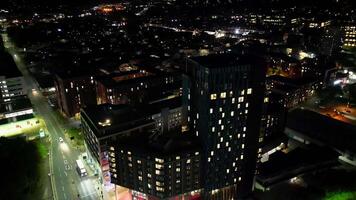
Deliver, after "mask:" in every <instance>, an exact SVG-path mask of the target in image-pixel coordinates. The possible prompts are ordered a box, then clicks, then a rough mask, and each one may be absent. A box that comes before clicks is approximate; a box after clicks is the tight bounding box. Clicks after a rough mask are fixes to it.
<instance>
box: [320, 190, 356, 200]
mask: <svg viewBox="0 0 356 200" xmlns="http://www.w3.org/2000/svg"><path fill="white" fill-rule="evenodd" d="M352 199H356V191H355V192H346V191H345V192H342V191H340V192H329V193H327V194H326V197H325V198H324V200H352Z"/></svg>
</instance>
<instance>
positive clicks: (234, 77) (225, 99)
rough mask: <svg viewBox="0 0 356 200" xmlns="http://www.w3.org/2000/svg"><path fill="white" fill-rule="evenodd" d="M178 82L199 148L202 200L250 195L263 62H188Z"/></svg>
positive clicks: (259, 137) (218, 58)
mask: <svg viewBox="0 0 356 200" xmlns="http://www.w3.org/2000/svg"><path fill="white" fill-rule="evenodd" d="M185 70H186V72H187V73H186V75H185V76H184V80H183V99H184V100H183V104H184V109H185V113H186V116H187V117H186V119H185V120H186V121H185V123H186V124H183V125H186V126H185V127H189V128H190V130H191V131H193V132H194V133H195V134H196V135H197V136H198V138H199V140H200V143H201V145H202V155H201V156H202V157H201V159H202V161H201V166H202V169H201V182H202V186H201V187H202V195H203V198H204V199H216V200H225V199H226V200H227V199H228V200H230V199H242V198H244V197H246V196H247V195H248V194H250V193H251V191H252V187H253V181H254V176H255V173H256V164H257V160H258V156H260V151H261V150H260V149H259V147H260V143H261V142H262V141H263V132H262V130H261V128H260V127H261V118H262V114H263V113H262V110H263V101H264V91H265V85H264V82H265V81H264V80H265V74H266V64H265V61H264V59H263V58H260V57H256V56H252V55H233V54H223V55H209V56H204V57H196V58H192V59H188V60H187V62H186V69H185Z"/></svg>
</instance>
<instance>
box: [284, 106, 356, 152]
mask: <svg viewBox="0 0 356 200" xmlns="http://www.w3.org/2000/svg"><path fill="white" fill-rule="evenodd" d="M286 127H288V128H290V129H293V130H295V131H298V132H300V133H302V134H304V135H306V136H308V137H310V138H312V139H315V140H318V141H320V142H322V143H324V144H326V145H329V146H331V147H334V148H336V149H338V150H341V151H351V152H354V153H356V145H355V144H356V126H353V125H351V124H348V123H345V122H341V121H339V120H335V119H333V118H330V117H328V116H325V115H322V114H319V113H317V112H314V111H311V110H306V109H295V110H293V111H291V112H289V113H288V117H287V124H286Z"/></svg>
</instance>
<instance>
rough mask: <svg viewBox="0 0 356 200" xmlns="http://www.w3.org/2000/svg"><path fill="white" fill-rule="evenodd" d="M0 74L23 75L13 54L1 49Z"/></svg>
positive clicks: (8, 76) (6, 75)
mask: <svg viewBox="0 0 356 200" xmlns="http://www.w3.org/2000/svg"><path fill="white" fill-rule="evenodd" d="M0 76H5V77H6V78H14V77H19V76H22V74H21V72H20V71H19V70H18V69H17V66H16V64H15V62H14V59H13V58H12V56H11V55H10V54H9V53H7V52H5V51H1V50H0Z"/></svg>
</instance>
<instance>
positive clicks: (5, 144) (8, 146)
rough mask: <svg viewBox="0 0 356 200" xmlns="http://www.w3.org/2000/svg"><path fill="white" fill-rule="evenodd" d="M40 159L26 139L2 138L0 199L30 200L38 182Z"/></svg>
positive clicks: (0, 143) (0, 139) (0, 140)
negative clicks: (29, 196)
mask: <svg viewBox="0 0 356 200" xmlns="http://www.w3.org/2000/svg"><path fill="white" fill-rule="evenodd" d="M39 160H40V157H39V154H38V152H37V148H36V145H35V144H34V143H33V142H28V141H26V140H25V139H24V138H15V139H8V138H3V137H1V138H0V163H1V165H0V171H1V173H2V174H1V179H0V185H1V187H0V199H9V200H10V199H28V195H29V194H31V193H32V192H34V190H35V188H36V184H37V181H38V174H39V171H38V166H37V165H38V163H39Z"/></svg>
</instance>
